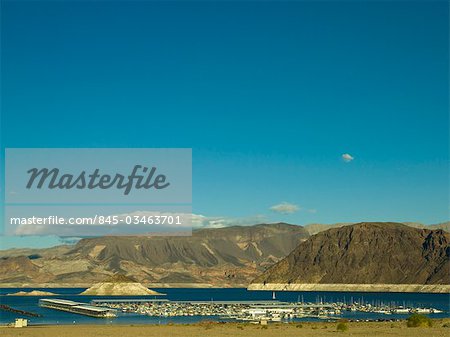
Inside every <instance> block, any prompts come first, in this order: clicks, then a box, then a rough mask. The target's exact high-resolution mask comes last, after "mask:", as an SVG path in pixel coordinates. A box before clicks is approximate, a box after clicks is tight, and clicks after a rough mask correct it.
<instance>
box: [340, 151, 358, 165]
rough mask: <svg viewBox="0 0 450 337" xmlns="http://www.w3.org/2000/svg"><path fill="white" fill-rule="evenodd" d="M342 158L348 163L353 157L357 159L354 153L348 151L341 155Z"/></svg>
mask: <svg viewBox="0 0 450 337" xmlns="http://www.w3.org/2000/svg"><path fill="white" fill-rule="evenodd" d="M341 158H342V160H343V161H345V162H346V163H350V162H351V161H352V160H353V159H355V158H353V156H352V155H350V154H348V153H344V154H343V155H342V156H341Z"/></svg>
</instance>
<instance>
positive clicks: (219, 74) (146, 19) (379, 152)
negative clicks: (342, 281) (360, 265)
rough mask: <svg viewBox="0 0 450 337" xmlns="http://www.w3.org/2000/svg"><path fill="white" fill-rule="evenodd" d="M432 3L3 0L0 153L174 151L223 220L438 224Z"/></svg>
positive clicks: (444, 65) (440, 85) (439, 142)
mask: <svg viewBox="0 0 450 337" xmlns="http://www.w3.org/2000/svg"><path fill="white" fill-rule="evenodd" d="M448 13H449V12H448V3H447V2H429V1H423V2H420V1H419V2H407V1H398V2H386V1H382V2H365V3H364V2H351V1H349V2H317V3H314V2H281V3H280V2H172V1H171V2H140V1H139V2H119V1H117V2H103V1H95V2H85V1H83V2H77V1H75V2H65V1H61V2H55V1H50V2H42V1H36V2H25V1H3V2H2V13H1V15H2V17H1V21H2V23H1V25H2V35H1V38H2V59H1V62H2V121H1V122H2V130H1V131H2V132H1V143H2V149H4V148H8V147H189V148H192V149H193V211H194V213H196V214H202V215H205V216H208V217H223V218H226V219H228V218H231V222H233V221H235V222H236V223H246V222H252V221H258V220H260V219H261V221H286V222H291V223H298V224H308V223H313V222H314V223H317V222H319V223H334V222H353V221H355V222H356V221H376V220H379V221H419V222H425V223H437V222H442V221H446V220H448V219H449V194H448V188H449V184H448V177H449V176H448V173H449V172H448V163H449V162H448V160H449V138H448V136H449V118H448V89H449V87H448V73H449V69H448V62H449V54H448V47H449V45H448V43H449V42H448V41H449V36H448V35H449V33H448V25H449V17H448V16H449V14H448ZM345 153H348V154H350V155H351V156H352V157H353V158H354V159H353V160H351V161H349V162H345V161H344V160H343V159H342V157H341V156H342V155H343V154H345ZM280 203H289V204H291V205H295V206H296V207H297V208H298V209H297V210H296V209H295V207H294V206H293V207H294V208H290V210H291V211H292V212H291V213H289V214H283V213H280V212H277V211H276V210H280V208H279V207H278V208H277V207H275V208H273V206H276V205H279V204H280ZM271 207H272V210H271ZM282 209H283V208H281V210H282Z"/></svg>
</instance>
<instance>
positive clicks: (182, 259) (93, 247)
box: [0, 223, 309, 286]
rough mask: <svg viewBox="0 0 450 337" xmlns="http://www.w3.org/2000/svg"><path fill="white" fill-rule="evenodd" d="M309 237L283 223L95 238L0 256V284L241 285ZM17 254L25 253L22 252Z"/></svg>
mask: <svg viewBox="0 0 450 337" xmlns="http://www.w3.org/2000/svg"><path fill="white" fill-rule="evenodd" d="M308 237H309V234H308V232H307V231H306V230H305V229H304V228H303V227H301V226H296V225H289V224H285V223H278V224H261V225H255V226H235V227H227V228H220V229H202V230H196V231H194V233H193V235H192V236H189V237H151V238H149V237H101V238H93V239H83V240H81V241H79V242H78V243H77V244H76V245H75V246H65V247H61V248H59V249H58V250H55V249H54V248H51V249H41V250H32V251H29V252H28V254H27V255H26V256H24V255H22V256H13V255H14V253H13V252H12V254H11V255H9V256H8V253H7V252H3V255H2V256H3V257H2V258H1V259H0V272H1V273H0V282H2V283H16V284H26V283H28V284H33V283H52V284H58V283H72V284H92V283H93V282H101V281H103V280H104V279H105V277H106V276H107V275H113V274H116V273H119V274H124V275H128V276H132V277H133V279H135V280H136V281H137V282H141V283H145V284H148V283H203V284H213V285H222V286H234V285H246V284H248V283H249V282H250V281H251V280H252V279H253V278H255V277H256V276H257V275H258V274H260V273H261V272H262V271H263V270H264V269H265V268H267V267H268V266H270V265H272V264H274V263H275V262H278V261H279V260H280V259H282V258H284V257H285V256H286V255H287V254H289V253H290V252H291V251H292V250H293V249H294V248H295V247H296V246H297V245H298V244H299V243H300V242H301V241H302V240H305V239H306V238H308ZM22 253H25V251H24V250H22Z"/></svg>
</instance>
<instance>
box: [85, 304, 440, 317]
mask: <svg viewBox="0 0 450 337" xmlns="http://www.w3.org/2000/svg"><path fill="white" fill-rule="evenodd" d="M91 304H92V305H101V306H104V307H109V308H112V309H115V310H118V311H121V312H122V313H134V314H139V315H145V316H151V317H181V316H217V317H220V319H225V320H237V321H251V322H263V321H266V322H270V321H273V322H279V321H283V320H292V319H298V318H317V319H321V320H336V319H340V318H341V317H342V316H343V314H344V313H345V312H363V313H364V312H365V313H374V314H382V315H392V314H413V313H422V314H435V313H436V314H438V313H443V311H442V310H439V309H436V308H418V307H405V306H402V305H392V304H384V303H379V304H375V303H373V304H371V303H364V302H363V303H359V302H352V303H343V302H330V303H323V302H320V303H311V302H309V303H304V302H281V301H276V300H272V301H169V300H159V299H158V300H143V299H120V300H116V299H105V300H93V301H92V302H91Z"/></svg>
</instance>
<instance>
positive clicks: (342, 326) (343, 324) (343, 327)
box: [336, 322, 348, 332]
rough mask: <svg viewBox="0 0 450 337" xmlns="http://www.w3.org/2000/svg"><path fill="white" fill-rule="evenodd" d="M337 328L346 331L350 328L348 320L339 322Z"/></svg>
mask: <svg viewBox="0 0 450 337" xmlns="http://www.w3.org/2000/svg"><path fill="white" fill-rule="evenodd" d="M336 330H337V331H340V332H345V331H347V330H348V324H347V323H346V322H339V323H338V324H337V326H336Z"/></svg>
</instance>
